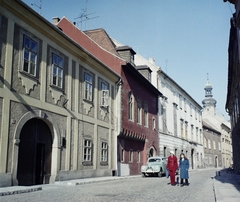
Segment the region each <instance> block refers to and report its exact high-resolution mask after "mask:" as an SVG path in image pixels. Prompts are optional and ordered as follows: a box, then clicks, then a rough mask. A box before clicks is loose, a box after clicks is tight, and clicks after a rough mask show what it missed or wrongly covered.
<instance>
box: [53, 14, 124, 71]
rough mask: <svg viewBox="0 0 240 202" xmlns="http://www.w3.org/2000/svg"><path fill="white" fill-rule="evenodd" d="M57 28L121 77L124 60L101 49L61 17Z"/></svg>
mask: <svg viewBox="0 0 240 202" xmlns="http://www.w3.org/2000/svg"><path fill="white" fill-rule="evenodd" d="M57 26H58V27H59V28H61V29H62V32H63V33H65V34H66V35H67V36H69V37H70V38H71V39H72V40H74V41H75V42H76V43H78V44H79V45H81V46H82V47H83V48H85V49H86V50H87V51H89V52H90V53H91V54H92V55H94V56H95V57H96V58H97V59H99V60H100V61H101V62H102V63H104V64H105V65H107V66H108V67H109V68H110V69H112V70H113V71H114V72H116V73H117V74H119V75H121V65H123V64H126V61H125V60H123V59H122V58H120V57H118V56H117V55H114V54H112V53H111V52H109V51H107V50H105V49H104V48H102V47H101V46H100V45H99V44H98V43H96V42H95V41H94V40H93V39H91V38H90V37H89V36H87V35H86V34H85V33H83V32H82V31H81V30H80V29H78V28H77V27H76V26H75V25H74V24H73V23H71V22H70V21H69V20H68V19H67V18H66V17H63V18H62V19H61V20H60V21H59V22H58V23H57Z"/></svg>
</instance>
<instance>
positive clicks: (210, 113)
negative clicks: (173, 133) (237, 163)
mask: <svg viewBox="0 0 240 202" xmlns="http://www.w3.org/2000/svg"><path fill="white" fill-rule="evenodd" d="M212 89H213V88H212V85H211V84H210V82H209V81H207V83H206V85H205V88H204V90H205V99H204V100H203V101H202V104H203V112H202V119H203V139H204V140H203V142H204V153H205V159H204V166H205V167H229V165H230V164H231V163H232V149H231V147H232V141H231V127H230V123H229V122H228V121H226V120H225V119H224V117H223V116H218V115H217V114H216V103H217V101H216V100H215V99H214V98H213V94H212Z"/></svg>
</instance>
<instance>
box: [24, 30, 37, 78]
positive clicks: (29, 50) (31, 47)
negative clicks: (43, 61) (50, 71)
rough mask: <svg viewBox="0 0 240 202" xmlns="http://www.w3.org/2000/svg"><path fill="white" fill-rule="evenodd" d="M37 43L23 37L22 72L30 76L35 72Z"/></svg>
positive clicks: (34, 74)
mask: <svg viewBox="0 0 240 202" xmlns="http://www.w3.org/2000/svg"><path fill="white" fill-rule="evenodd" d="M37 52H38V43H37V42H36V41H34V40H32V39H31V38H30V37H27V36H26V35H23V68H22V70H23V71H24V72H26V73H28V74H31V75H32V76H36V71H37Z"/></svg>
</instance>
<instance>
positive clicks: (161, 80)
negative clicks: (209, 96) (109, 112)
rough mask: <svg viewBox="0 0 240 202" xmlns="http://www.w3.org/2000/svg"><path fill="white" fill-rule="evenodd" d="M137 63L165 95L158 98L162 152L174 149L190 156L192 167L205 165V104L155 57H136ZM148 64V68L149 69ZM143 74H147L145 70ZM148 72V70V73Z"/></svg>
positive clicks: (177, 154)
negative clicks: (170, 74) (192, 94)
mask: <svg viewBox="0 0 240 202" xmlns="http://www.w3.org/2000/svg"><path fill="white" fill-rule="evenodd" d="M135 60H136V65H137V67H139V68H140V69H143V68H142V67H143V65H145V66H146V67H148V68H149V69H150V70H151V71H152V77H151V82H152V83H153V85H155V87H156V88H158V90H159V91H160V92H162V94H163V96H162V97H160V98H159V110H158V111H159V113H158V116H159V123H158V125H159V155H161V156H165V157H166V156H168V155H169V151H171V150H173V151H175V155H176V156H177V157H179V155H180V153H184V154H185V155H186V156H187V158H189V162H190V167H191V169H196V168H202V167H203V163H204V162H203V160H204V151H203V134H202V113H201V110H202V107H201V106H200V105H199V104H198V103H197V102H196V101H195V100H194V99H193V98H192V97H191V96H190V95H189V94H188V93H187V92H186V91H185V90H184V89H182V88H181V87H180V86H179V85H178V84H177V83H176V82H175V81H174V80H173V79H172V78H170V77H169V76H168V75H167V74H166V73H165V72H163V71H162V70H161V68H160V67H158V66H156V65H155V61H154V59H153V58H150V59H149V60H146V59H145V58H143V57H142V56H140V55H136V57H135ZM146 67H145V71H146ZM143 74H144V73H143ZM145 75H146V73H145Z"/></svg>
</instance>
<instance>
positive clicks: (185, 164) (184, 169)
mask: <svg viewBox="0 0 240 202" xmlns="http://www.w3.org/2000/svg"><path fill="white" fill-rule="evenodd" d="M188 169H189V161H188V159H187V158H186V156H185V155H184V154H183V153H181V154H180V160H179V171H180V179H181V181H180V186H181V187H182V186H183V180H184V179H185V184H186V185H187V186H188V185H189V184H188V178H189V175H188Z"/></svg>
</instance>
